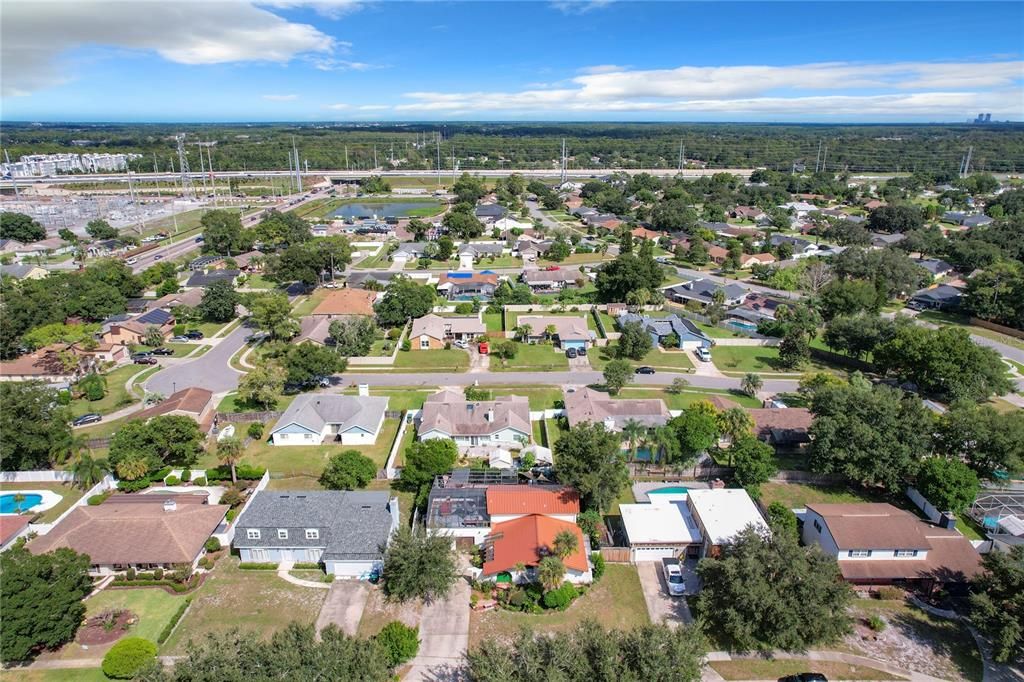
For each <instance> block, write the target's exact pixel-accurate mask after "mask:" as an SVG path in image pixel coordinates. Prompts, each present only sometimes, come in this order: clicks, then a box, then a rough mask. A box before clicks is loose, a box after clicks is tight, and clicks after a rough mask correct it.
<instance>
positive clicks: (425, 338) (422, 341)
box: [420, 336, 430, 350]
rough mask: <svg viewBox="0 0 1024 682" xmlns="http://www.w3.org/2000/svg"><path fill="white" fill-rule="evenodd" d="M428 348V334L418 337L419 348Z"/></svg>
mask: <svg viewBox="0 0 1024 682" xmlns="http://www.w3.org/2000/svg"><path fill="white" fill-rule="evenodd" d="M429 348H430V337H428V336H421V337H420V350H428V349H429Z"/></svg>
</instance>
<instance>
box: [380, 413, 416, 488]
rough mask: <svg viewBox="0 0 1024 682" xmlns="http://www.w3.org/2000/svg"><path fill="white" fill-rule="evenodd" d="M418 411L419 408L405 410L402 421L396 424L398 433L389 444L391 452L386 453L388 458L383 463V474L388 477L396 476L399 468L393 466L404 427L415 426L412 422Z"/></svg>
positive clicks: (396, 459) (400, 444) (399, 448)
mask: <svg viewBox="0 0 1024 682" xmlns="http://www.w3.org/2000/svg"><path fill="white" fill-rule="evenodd" d="M419 413H420V411H419V410H408V411H406V413H405V418H404V419H402V423H401V424H399V425H398V434H396V435H395V442H394V443H392V444H391V452H389V453H388V460H387V462H385V464H384V474H385V475H386V476H387V477H388V479H394V478H397V477H398V472H399V471H400V469H399V468H398V467H396V466H395V462H396V461H398V451H399V450H401V448H402V438H403V437H404V436H405V430H406V429H409V428H415V427H414V426H412V424H414V423H415V421H416V417H417V416H418V415H419Z"/></svg>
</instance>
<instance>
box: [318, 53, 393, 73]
mask: <svg viewBox="0 0 1024 682" xmlns="http://www.w3.org/2000/svg"><path fill="white" fill-rule="evenodd" d="M309 62H310V63H311V64H312V65H313V68H315V69H317V70H318V71H372V70H374V69H383V68H384V67H383V66H382V65H380V64H367V63H366V62H356V61H352V60H350V59H335V58H333V57H320V56H311V57H310V58H309Z"/></svg>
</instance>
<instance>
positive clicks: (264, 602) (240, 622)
mask: <svg viewBox="0 0 1024 682" xmlns="http://www.w3.org/2000/svg"><path fill="white" fill-rule="evenodd" d="M326 597H327V590H321V589H314V588H310V587H299V586H297V585H293V584H291V583H288V582H285V581H284V580H282V579H281V578H279V577H277V573H276V572H275V571H242V570H239V568H238V559H236V558H235V557H232V556H224V557H222V558H221V559H220V560H219V561H218V562H217V566H216V568H214V570H213V571H212V572H211V573H210V575H209V576H207V578H206V581H205V582H204V583H203V585H202V587H200V588H199V589H198V590H197V591H196V592H195V594H194V596H193V598H192V605H191V607H189V610H188V612H187V613H186V614H185V617H184V618H182V619H181V622H180V623H179V624H178V628H177V629H176V630H175V631H174V634H173V635H171V638H170V639H169V640H168V641H167V644H166V645H165V647H164V649H165V651H166V652H168V653H174V654H184V653H187V652H188V650H189V646H188V645H189V640H192V641H193V642H195V643H202V642H203V641H204V640H205V639H206V638H207V637H208V636H209V635H212V634H214V633H223V632H227V631H229V630H231V629H233V628H239V629H241V630H243V631H246V632H248V633H252V634H255V635H256V636H257V637H259V638H261V639H266V638H268V637H269V636H270V635H272V634H273V633H274V632H276V631H278V630H281V629H283V628H284V627H285V626H286V625H288V623H290V622H292V621H298V622H299V623H302V624H311V623H313V622H314V621H315V620H316V617H317V614H318V613H319V612H320V607H321V606H322V605H323V603H324V599H325V598H326Z"/></svg>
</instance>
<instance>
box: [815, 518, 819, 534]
mask: <svg viewBox="0 0 1024 682" xmlns="http://www.w3.org/2000/svg"><path fill="white" fill-rule="evenodd" d="M814 530H816V531H818V532H819V533H820V532H821V524H820V523H818V519H814Z"/></svg>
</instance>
